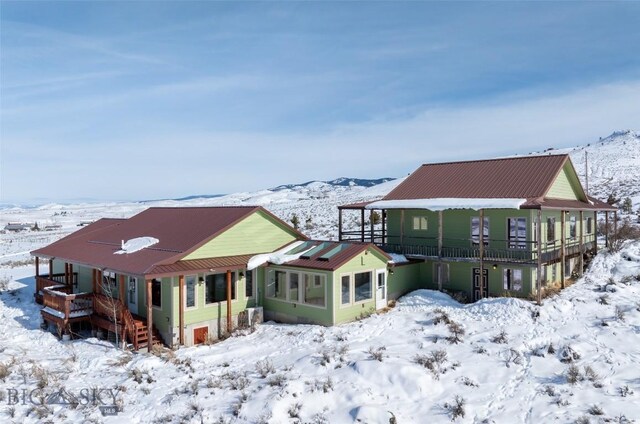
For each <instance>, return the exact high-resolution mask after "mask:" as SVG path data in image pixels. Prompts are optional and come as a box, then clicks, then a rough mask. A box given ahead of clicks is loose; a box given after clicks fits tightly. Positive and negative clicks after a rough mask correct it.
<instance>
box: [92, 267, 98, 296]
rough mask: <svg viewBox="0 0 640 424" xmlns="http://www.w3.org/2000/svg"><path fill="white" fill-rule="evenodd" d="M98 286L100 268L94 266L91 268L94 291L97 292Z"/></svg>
mask: <svg viewBox="0 0 640 424" xmlns="http://www.w3.org/2000/svg"><path fill="white" fill-rule="evenodd" d="M97 287H98V270H97V269H95V268H93V269H92V270H91V289H92V292H93V293H96V292H97Z"/></svg>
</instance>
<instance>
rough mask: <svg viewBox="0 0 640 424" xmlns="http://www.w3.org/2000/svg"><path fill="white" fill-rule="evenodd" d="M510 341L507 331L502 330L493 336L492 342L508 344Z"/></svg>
mask: <svg viewBox="0 0 640 424" xmlns="http://www.w3.org/2000/svg"><path fill="white" fill-rule="evenodd" d="M508 341H509V337H508V336H507V332H506V331H504V330H501V331H500V332H499V333H498V334H496V335H495V336H493V337H492V338H491V342H492V343H498V344H506V343H507V342H508Z"/></svg>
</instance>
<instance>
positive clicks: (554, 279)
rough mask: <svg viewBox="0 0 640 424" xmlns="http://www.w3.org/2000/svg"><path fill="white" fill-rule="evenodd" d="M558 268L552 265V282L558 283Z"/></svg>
mask: <svg viewBox="0 0 640 424" xmlns="http://www.w3.org/2000/svg"><path fill="white" fill-rule="evenodd" d="M557 268H558V267H557V266H556V265H555V264H553V265H551V281H552V282H553V281H556V280H557V279H558V271H557Z"/></svg>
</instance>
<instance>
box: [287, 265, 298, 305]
mask: <svg viewBox="0 0 640 424" xmlns="http://www.w3.org/2000/svg"><path fill="white" fill-rule="evenodd" d="M299 295H300V274H298V273H297V272H290V273H289V300H291V301H292V302H298V301H299Z"/></svg>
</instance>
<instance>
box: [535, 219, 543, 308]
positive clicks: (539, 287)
mask: <svg viewBox="0 0 640 424" xmlns="http://www.w3.org/2000/svg"><path fill="white" fill-rule="evenodd" d="M536 232H537V233H538V234H536V237H537V239H538V270H537V272H536V280H537V281H536V286H537V290H536V291H537V292H538V293H537V295H538V306H539V305H542V209H538V225H537V228H536Z"/></svg>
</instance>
